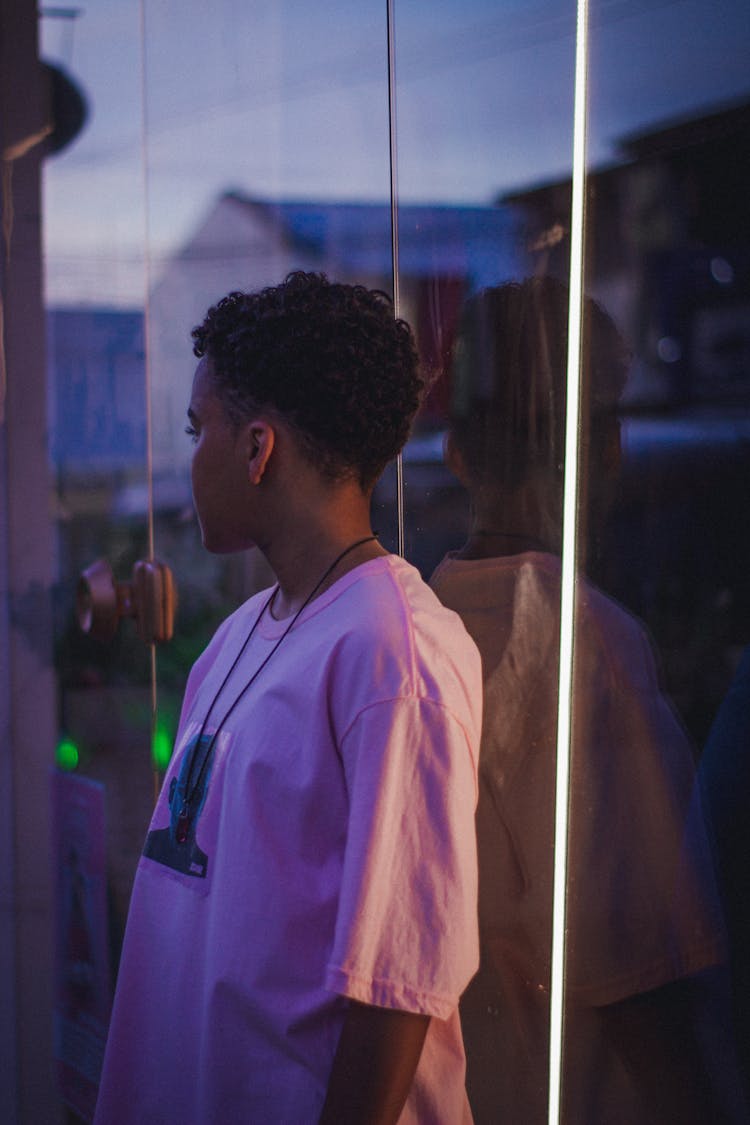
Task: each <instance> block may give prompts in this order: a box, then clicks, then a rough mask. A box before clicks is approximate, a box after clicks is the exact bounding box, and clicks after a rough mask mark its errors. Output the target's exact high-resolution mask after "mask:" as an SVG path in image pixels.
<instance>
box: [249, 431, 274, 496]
mask: <svg viewBox="0 0 750 1125" xmlns="http://www.w3.org/2000/svg"><path fill="white" fill-rule="evenodd" d="M245 440H246V443H247V478H248V480H249V481H250V484H260V482H261V481H262V480H263V476H264V474H265V472H266V469H267V468H268V463H269V461H270V458H271V454H272V453H273V447H274V445H275V444H276V434H275V431H274V428H273V426H272V425H271V424H270V422H268V421H266V419H265V418H255V419H253V421H252V422H248V423H247V427H246V431H245Z"/></svg>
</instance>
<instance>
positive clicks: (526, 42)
mask: <svg viewBox="0 0 750 1125" xmlns="http://www.w3.org/2000/svg"><path fill="white" fill-rule="evenodd" d="M396 47H397V52H396V75H397V109H398V185H399V196H398V224H399V263H400V276H399V281H400V288H401V291H402V294H403V311H404V314H405V315H406V316H407V318H408V319H410V320H411V322H412V323H413V324H414V326H415V329H416V331H417V333H418V337H419V345H420V352H421V356H422V359H423V362H424V364H425V366H426V368H427V369H428V370H429V371H430V372H431V373H432V375H433V377H434V383H433V387H432V391H431V393H430V396H429V398H428V400H427V402H426V404H425V407H424V409H423V411H422V414H421V416H420V419H419V425H418V428H417V430H416V432H415V435H414V438H413V439H412V441H411V442H410V444H409V445H408V446H407V450H406V455H405V465H404V482H405V511H406V545H407V557H409V558H410V559H411V560H413V561H414V562H415V563H416V564H417V565H418V566H419V567H420V568H421V570H422V572H423V573H424V574H425V576H430V575H432V578H431V581H432V584H433V587H434V588H435V590H436V592H437V593H438V596H439V597H440V598H441V599H442V600H443V601H444V602H445V603H446V604H447V605H449V606H450V607H452V608H454V609H456V610H457V611H458V612H459V613H460V615H461V616H462V618H463V620H464V622H465V624H466V625H467V627H468V629H469V632H470V633H471V634H472V636H473V637H474V639H475V640H476V642H477V644H478V646H479V648H480V651H481V654H482V660H483V670H484V681H485V705H484V724H483V733H482V746H481V754H480V770H479V772H480V788H479V804H478V812H477V830H478V846H479V883H480V891H479V920H480V943H481V966H480V970H479V973H478V974H477V976H476V977H475V979H474V980H473V982H472V983H471V984H470V986H469V988H468V990H467V992H466V994H465V996H464V999H463V1001H462V1009H461V1015H462V1025H463V1031H464V1040H465V1046H466V1053H467V1086H468V1091H469V1097H470V1101H471V1106H472V1111H473V1114H474V1120H475V1121H476V1122H477V1123H478V1125H483V1123H484V1125H489V1123H493V1125H494V1123H495V1122H498V1121H523V1122H524V1123H526V1122H528V1123H534V1125H536V1123H537V1122H542V1121H546V1119H547V1096H548V1065H549V1030H548V1025H549V1016H550V1012H549V1004H550V945H551V933H552V871H553V868H552V862H553V856H554V846H553V845H554V788H555V745H556V729H557V675H558V655H557V654H558V641H559V618H560V613H559V601H560V550H561V511H562V508H561V501H562V469H563V459H564V456H563V453H564V449H563V447H564V426H565V398H566V396H565V378H566V334H567V311H568V295H567V284H566V283H567V276H566V270H565V265H564V262H563V266H562V268H559V263H558V262H557V261H556V255H557V254H558V253H559V243H560V241H561V239H562V238H563V237H565V235H566V233H567V231H568V230H569V228H570V215H569V204H568V211H567V213H565V214H563V215H561V216H560V217H559V218H558V219H557V220H556V221H555V222H553V221H550V222H549V223H547V224H542V225H541V226H540V227H539V228H536V227H534V229H533V230H532V229H531V226H530V224H529V223H528V222H527V214H526V211H525V208H524V206H523V204H522V202H521V201H522V200H523V199H524V198H525V196H526V194H527V193H529V192H531V193H533V192H534V191H535V190H536V185H538V184H540V183H545V182H549V181H552V180H555V179H557V178H559V177H567V176H569V175H570V167H571V153H572V108H573V73H574V51H575V6H574V4H572V3H562V4H552V5H550V4H545V5H532V6H530V5H527V4H503V5H502V6H501V10H500V9H499V8H498V5H496V4H489V3H487V4H472V5H468V6H467V5H465V4H459V3H445V4H440V5H439V6H437V7H436V8H435V9H434V10H433V13H432V16H431V20H430V26H429V30H426V29H425V26H424V22H423V20H422V19H421V18H420V16H419V13H418V12H416V11H414V10H412V8H411V6H407V5H401V6H397V9H396ZM425 199H428V200H431V201H432V203H431V205H429V206H427V205H425V204H424V203H423V202H422V201H424V200H425ZM553 262H554V264H555V268H554V269H553V268H552V267H553Z"/></svg>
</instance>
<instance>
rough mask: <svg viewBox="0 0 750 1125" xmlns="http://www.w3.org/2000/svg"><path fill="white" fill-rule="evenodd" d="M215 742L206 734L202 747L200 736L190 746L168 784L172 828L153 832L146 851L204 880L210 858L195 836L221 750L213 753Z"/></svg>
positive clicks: (164, 862)
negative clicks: (217, 756) (186, 811)
mask: <svg viewBox="0 0 750 1125" xmlns="http://www.w3.org/2000/svg"><path fill="white" fill-rule="evenodd" d="M212 741H214V743H215V741H216V740H215V739H213V737H212V735H210V734H204V735H203V737H202V738H201V740H200V744H199V745H198V738H197V735H194V736H193V737H192V738H191V739H190V741H189V742H188V743H187V746H186V748H185V751H184V753H183V755H182V762H181V764H180V770H179V773H178V774H176V775H175V776H173V777H172V780H171V781H170V783H169V791H168V792H169V796H168V799H167V800H168V806H169V825H168V826H167V827H166V828H155V829H152V830H151V831H150V832H149V834H148V836H147V837H146V843H145V845H144V848H143V854H144V855H145V856H147V857H148V859H153V860H156V862H157V863H162V864H164V866H165V867H171V868H172V870H174V871H179V872H180V874H182V875H191V876H193V877H194V878H196V879H205V878H206V875H207V874H208V859H209V857H208V855H207V854H206V852H204V851H203V850H202V848H201V847H200V846H199V844H198V841H197V839H196V833H197V829H198V824H199V822H200V818H201V813H202V812H203V806H204V805H205V803H206V794H207V793H208V787H209V781H210V778H211V773H212V770H213V767H214V762H215V757H216V754H215V751H216V750H217V749H218V747H217V746H216V745H215V744H214V747H213V749H212V747H211V743H212ZM209 751H210V754H209ZM188 796H189V798H190V799H189V800H188ZM186 808H189V815H188V816H187V817H185V809H186Z"/></svg>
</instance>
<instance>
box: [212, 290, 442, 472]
mask: <svg viewBox="0 0 750 1125" xmlns="http://www.w3.org/2000/svg"><path fill="white" fill-rule="evenodd" d="M192 337H193V341H194V346H193V351H194V353H195V355H196V356H197V357H199V358H200V357H203V356H205V357H207V358H208V359H209V360H210V361H211V363H212V366H213V374H214V378H215V380H216V387H217V393H218V395H219V397H220V398H221V400H222V402H223V404H224V408H225V410H226V411H227V414H228V416H229V417H230V419H231V420H232V421H233V422H235V424H241V423H242V422H243V421H245V420H246V419H247V418H248V417H250V416H251V415H252V414H253V413H255V412H256V411H269V412H271V413H276V414H277V415H278V416H280V417H281V418H282V419H283V420H284V421H286V422H288V423H289V424H291V425H292V426H293V427H294V428H295V430H296V432H297V434H298V437H299V438H300V442H301V445H302V448H303V449H304V451H305V453H306V455H307V456H308V457H309V458H310V459H311V461H312V462H313V463H314V464H315V465H316V466H317V467H318V469H319V471H320V472H321V473H322V474H323V475H324V476H325V477H327V478H328V479H330V480H339V479H344V478H347V477H354V478H355V479H356V480H357V481H358V482H359V484H360V486H361V487H362V489H363V490H364V491H369V490H370V489H371V488H372V486H373V485H374V484H375V481H376V480H377V479H378V477H379V476H380V474H381V473H382V471H383V469H384V468H385V466H386V465H387V463H388V462H389V461H390V460H391V459H392V458H394V457H395V456H396V455H397V453H398V452H399V450H400V449H401V448H402V446H403V445H404V443H405V442H406V439H407V438H408V436H409V431H410V429H411V424H412V420H413V418H414V415H415V414H416V412H417V410H418V408H419V404H420V401H421V397H422V394H423V391H424V382H423V380H422V377H421V375H420V371H419V360H418V357H417V350H416V346H415V343H414V338H413V336H412V333H411V329H410V328H409V326H408V324H406V322H405V321H403V320H398V319H396V318H395V316H394V312H393V304H392V302H391V299H390V297H388V296H387V294H385V293H382V292H380V291H379V290H372V289H366V288H365V287H364V286H362V285H347V284H343V283H338V282H332V281H329V280H328V278H327V277H326V276H325V275H324V274H320V273H303V272H301V271H297V272H294V273H290V274H289V276H288V277H287V278H286V280H285V281H284V282H283V283H282V284H281V285H276V286H271V287H268V288H266V289H262V290H261V291H260V292H257V293H239V292H234V293H230V294H229V295H228V296H226V297H224V298H223V300H221V301H219V303H218V304H217V305H215V306H214V307H213V308H211V309H209V311H208V313H207V314H206V317H205V320H204V321H203V323H202V324H201V325H198V326H197V327H196V328H194V329H193V332H192Z"/></svg>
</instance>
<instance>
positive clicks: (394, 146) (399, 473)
mask: <svg viewBox="0 0 750 1125" xmlns="http://www.w3.org/2000/svg"><path fill="white" fill-rule="evenodd" d="M386 25H387V36H388V141H389V150H390V173H391V188H390V190H391V273H392V280H393V311H394V314H395V315H396V316H397V317H400V316H401V288H400V272H399V264H398V143H397V133H396V45H395V17H394V12H393V0H386ZM396 511H397V520H398V553H399V555H401V556H403V554H404V459H403V456H402V454H401V453H399V455H398V457H397V458H396Z"/></svg>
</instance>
